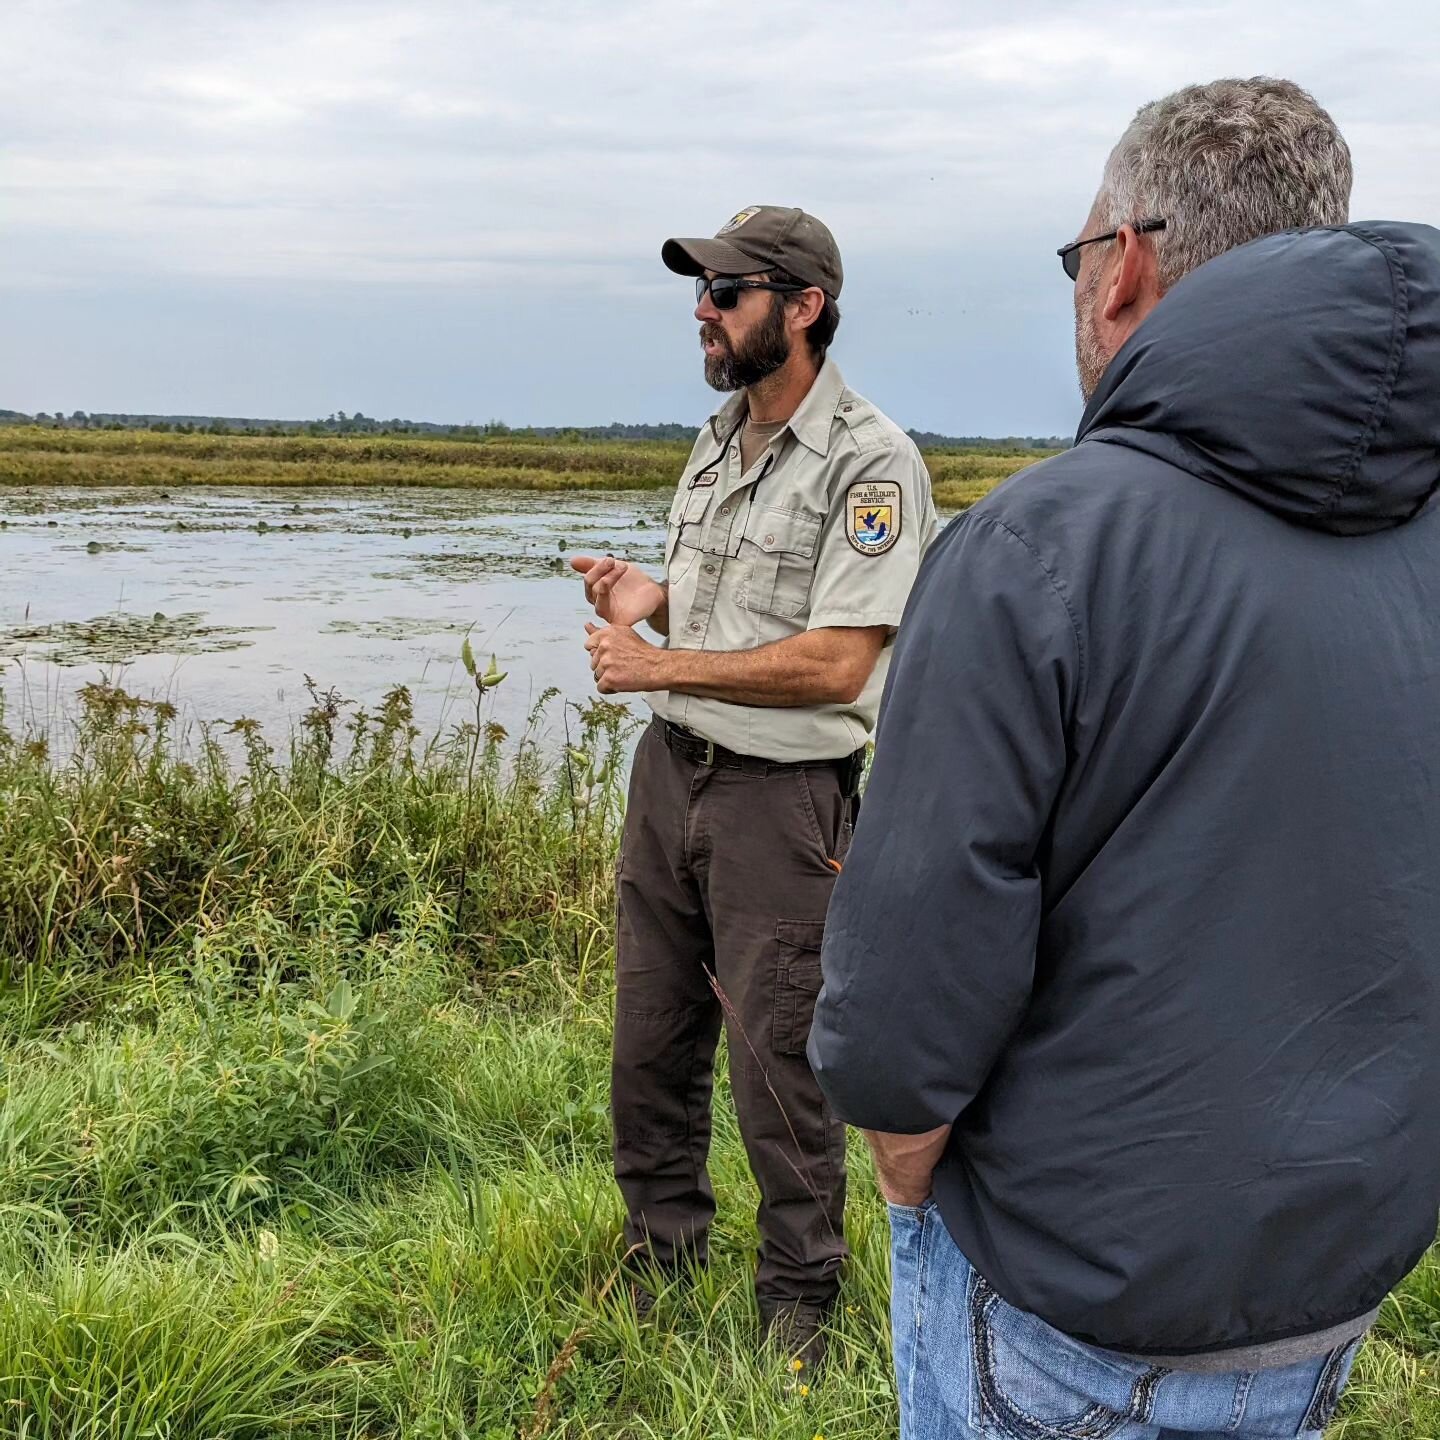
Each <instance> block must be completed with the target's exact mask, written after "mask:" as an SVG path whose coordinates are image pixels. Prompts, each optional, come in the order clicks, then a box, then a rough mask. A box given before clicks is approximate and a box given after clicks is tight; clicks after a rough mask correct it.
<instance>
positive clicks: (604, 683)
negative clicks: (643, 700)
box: [585, 623, 670, 695]
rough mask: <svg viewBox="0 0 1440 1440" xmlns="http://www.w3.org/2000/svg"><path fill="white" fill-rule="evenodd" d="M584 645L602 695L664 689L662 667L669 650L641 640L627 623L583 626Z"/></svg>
mask: <svg viewBox="0 0 1440 1440" xmlns="http://www.w3.org/2000/svg"><path fill="white" fill-rule="evenodd" d="M585 637H586V638H585V648H586V649H587V650H588V651H589V652H590V668H591V669H592V670H593V671H594V672H595V688H596V689H597V690H598V691H599V692H600V693H601V694H602V695H626V694H629V693H631V692H633V691H638V690H664V689H665V688H666V682H665V677H664V675H663V674H662V670H663V668H664V665H665V661H666V659H667V658H668V656H669V654H670V652H669V651H668V650H662V649H661V648H660V647H659V646H658V645H652V644H651V643H650V642H649V641H648V640H642V639H641V638H640V637H639V636H638V635H637V634H636V633H635V632H634V630H632V629H631V628H630V626H628V625H591V624H588V623H587V624H586V626H585Z"/></svg>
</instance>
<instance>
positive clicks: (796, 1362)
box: [790, 1355, 805, 1375]
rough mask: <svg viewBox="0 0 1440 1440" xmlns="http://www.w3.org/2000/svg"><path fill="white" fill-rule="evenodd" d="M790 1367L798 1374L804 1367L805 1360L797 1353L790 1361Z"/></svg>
mask: <svg viewBox="0 0 1440 1440" xmlns="http://www.w3.org/2000/svg"><path fill="white" fill-rule="evenodd" d="M790 1368H791V1369H792V1370H793V1371H794V1372H795V1373H796V1374H797V1375H798V1374H799V1373H800V1372H801V1371H802V1370H803V1369H804V1368H805V1362H804V1361H803V1360H802V1359H801V1358H800V1357H799V1356H798V1355H797V1356H796V1357H795V1358H794V1359H793V1360H792V1361H791V1362H790Z"/></svg>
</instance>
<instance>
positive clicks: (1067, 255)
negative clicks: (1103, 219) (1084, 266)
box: [1055, 220, 1165, 281]
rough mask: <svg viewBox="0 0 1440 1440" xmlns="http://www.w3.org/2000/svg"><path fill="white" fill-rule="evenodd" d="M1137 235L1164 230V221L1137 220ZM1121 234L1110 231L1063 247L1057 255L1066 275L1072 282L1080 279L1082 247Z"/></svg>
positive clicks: (1134, 229) (1134, 228) (1133, 227)
mask: <svg viewBox="0 0 1440 1440" xmlns="http://www.w3.org/2000/svg"><path fill="white" fill-rule="evenodd" d="M1130 228H1131V229H1132V230H1133V231H1134V232H1135V233H1136V234H1137V235H1149V234H1150V233H1151V232H1152V231H1154V230H1163V229H1164V228H1165V222H1164V221H1163V220H1137V221H1136V222H1135V223H1134V224H1133V225H1132V226H1131V227H1130ZM1119 233H1120V232H1119V231H1118V230H1111V231H1108V232H1107V233H1106V234H1104V235H1091V236H1089V237H1088V238H1087V239H1084V240H1072V241H1071V242H1070V243H1069V244H1068V245H1062V246H1061V247H1060V248H1059V249H1058V250H1057V251H1056V252H1055V253H1056V254H1057V255H1058V256H1059V257H1060V264H1061V265H1062V266H1064V268H1065V273H1066V274H1067V275H1068V276H1069V277H1070V279H1071V280H1072V281H1074V280H1078V279H1079V278H1080V262H1081V260H1082V259H1083V258H1084V257H1083V256H1082V255H1081V254H1080V250H1081V247H1082V246H1085V245H1098V244H1099V243H1100V242H1101V241H1102V240H1113V239H1114V238H1115V237H1116V236H1117V235H1118V234H1119Z"/></svg>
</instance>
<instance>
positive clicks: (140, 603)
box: [0, 486, 670, 744]
mask: <svg viewBox="0 0 1440 1440" xmlns="http://www.w3.org/2000/svg"><path fill="white" fill-rule="evenodd" d="M669 499H670V497H669V495H668V494H667V493H664V492H658V491H637V492H612V493H603V494H602V493H595V492H588V493H579V492H547V493H534V492H520V491H495V490H421V489H386V490H381V489H364V490H357V489H335V490H316V489H306V490H290V489H273V490H272V489H261V488H249V487H237V488H234V489H222V488H218V487H211V486H205V487H196V488H193V489H175V490H173V491H156V490H152V489H136V488H116V489H99V488H94V489H92V488H85V489H76V490H61V489H51V488H46V489H38V488H37V489H34V490H28V491H27V490H3V489H0V692H3V695H4V699H5V708H6V717H7V724H8V725H9V727H10V728H11V729H12V730H16V729H19V728H22V727H25V728H29V729H32V730H37V731H45V732H47V733H49V734H50V735H51V736H52V738H56V739H58V738H61V737H63V733H64V731H65V728H66V725H67V723H68V719H69V717H70V716H72V715H73V714H74V710H75V702H74V696H75V694H76V692H77V690H78V689H79V688H80V687H81V686H83V685H85V684H86V683H88V682H91V681H94V680H97V679H104V680H107V681H110V682H112V683H118V684H121V685H123V686H124V687H125V688H126V689H127V690H129V691H131V692H132V693H134V694H137V695H141V696H144V697H146V698H160V697H164V698H167V699H169V700H170V701H171V702H172V703H174V704H175V705H176V706H177V707H178V708H179V710H180V714H181V717H182V719H183V720H184V721H185V722H187V723H188V724H189V725H190V726H191V727H192V733H193V727H194V725H195V724H196V722H198V721H216V720H226V721H232V720H235V719H237V718H240V717H242V716H243V717H249V718H252V719H255V720H259V721H260V722H261V723H262V724H263V726H264V728H265V732H266V735H267V737H268V738H270V739H271V740H272V742H278V743H280V744H283V743H284V742H285V740H286V738H287V737H288V735H289V733H290V731H291V729H292V728H293V726H294V725H295V723H296V721H297V719H298V717H299V716H300V715H301V714H302V713H303V711H304V710H305V709H306V708H307V707H308V706H309V704H310V703H311V702H310V696H309V694H308V692H307V689H306V677H307V676H308V677H310V679H311V680H313V681H314V683H315V684H316V685H317V686H318V687H319V688H321V689H322V690H323V689H325V688H328V687H334V688H335V689H336V690H338V691H339V692H340V693H341V694H342V695H344V696H345V697H347V698H348V699H349V700H351V701H353V702H356V703H357V704H360V705H364V706H366V707H367V708H370V709H372V710H373V709H374V708H375V706H376V705H378V703H379V700H380V698H381V696H382V695H383V694H384V692H385V691H386V690H387V689H388V688H390V687H391V686H393V685H397V684H404V685H406V686H408V687H409V688H410V690H411V692H412V694H413V696H414V702H415V714H416V723H417V724H418V725H419V726H420V728H421V731H422V734H423V735H424V736H426V737H428V736H431V735H435V734H441V733H443V732H444V731H445V730H446V729H448V728H449V727H451V726H454V725H456V724H458V723H460V722H461V721H462V720H463V719H465V718H466V717H467V715H469V714H471V713H473V699H474V690H473V688H472V687H471V685H470V683H469V681H468V679H467V678H466V676H465V674H464V671H463V670H462V668H461V666H460V661H459V656H460V647H461V642H462V640H463V639H464V636H465V634H466V632H467V631H469V632H470V634H471V639H472V644H473V645H474V648H475V651H476V653H477V655H478V656H480V657H481V663H482V667H483V665H484V664H485V663H488V661H487V657H488V656H489V655H490V654H491V653H492V652H493V653H494V654H495V655H496V656H497V657H498V660H499V663H500V666H501V668H502V669H506V670H508V671H509V672H510V673H509V678H508V679H507V680H506V682H505V684H504V685H502V686H501V687H500V688H499V690H498V691H496V692H494V699H493V705H494V718H495V719H496V720H498V721H499V722H500V723H501V724H503V725H506V726H507V727H509V728H511V729H512V730H513V729H514V727H516V726H517V725H519V724H520V723H521V722H523V720H524V718H525V716H526V714H527V713H528V711H529V709H530V707H531V706H532V704H533V703H534V701H535V700H536V699H537V698H538V697H539V695H540V694H541V692H542V691H543V690H545V689H546V688H547V687H550V686H555V687H558V688H559V690H560V692H561V693H562V695H564V696H565V697H567V698H571V699H576V700H583V699H585V698H586V697H587V696H589V695H591V694H593V693H594V692H593V688H592V685H591V677H590V669H589V664H588V661H587V657H586V654H585V651H584V649H583V644H582V642H583V639H584V631H583V622H584V620H585V618H586V613H587V612H586V609H585V606H584V603H583V601H584V597H583V591H582V588H581V585H580V581H579V579H578V578H577V577H576V576H575V575H574V574H573V572H571V570H570V568H569V566H568V563H567V561H568V558H569V557H570V556H571V555H575V554H583V553H599V554H604V553H606V552H611V553H614V554H617V555H625V556H628V557H630V558H633V559H635V560H637V561H639V562H640V563H642V564H645V565H647V566H649V567H650V568H651V571H652V573H655V572H656V571H658V568H659V564H660V560H661V550H662V546H663V541H664V533H665V531H664V525H665V513H666V510H667V508H668V504H669ZM490 703H491V702H490V701H488V700H487V714H488V713H489V711H488V707H489V705H490ZM637 708H640V709H643V705H637ZM560 723H561V721H560V718H559V712H558V711H556V712H555V713H554V714H552V717H551V721H550V727H551V728H552V730H553V727H555V726H557V725H559V724H560Z"/></svg>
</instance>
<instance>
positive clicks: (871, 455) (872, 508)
mask: <svg viewBox="0 0 1440 1440" xmlns="http://www.w3.org/2000/svg"><path fill="white" fill-rule="evenodd" d="M744 416H745V397H744V394H743V393H740V394H737V395H735V396H732V397H731V399H729V400H728V401H727V402H726V403H725V405H724V406H723V407H722V408H721V409H720V410H719V411H718V412H717V413H716V414H715V415H714V416H712V417H711V419H710V421H709V423H708V424H707V425H706V426H705V427H704V429H702V430H701V432H700V435H699V438H698V439H697V440H696V442H695V448H694V449H693V450H692V451H691V454H690V459H689V462H688V463H687V465H686V467H685V471H684V474H683V475H682V476H681V478H680V485H679V488H678V490H677V491H676V494H675V499H674V502H673V503H672V505H671V506H670V520H669V528H668V530H667V532H666V536H665V579H666V580H667V581H668V583H669V586H670V636H669V640H668V642H667V643H668V644H669V645H670V647H672V648H674V649H687V650H753V649H756V648H757V647H758V646H761V645H768V644H771V643H772V642H774V641H777V640H784V639H787V638H788V637H789V636H792V635H800V634H803V633H804V632H805V631H806V630H815V629H820V628H821V627H824V626H868V625H888V626H890V627H891V628H892V631H893V629H894V627H895V626H897V625H899V623H900V616H901V613H902V611H903V610H904V608H905V600H906V597H907V596H908V595H909V593H910V586H911V584H912V583H913V582H914V579H915V572H916V570H917V569H918V567H919V564H920V557H921V556H922V555H923V554H924V552H925V548H926V546H928V545H929V543H930V541H931V539H932V538H933V537H934V535H935V531H936V520H935V505H934V501H933V500H932V499H931V496H930V477H929V474H928V473H927V471H926V469H925V464H924V461H922V460H921V458H920V452H919V451H918V450H917V449H916V448H915V445H914V442H913V441H912V440H911V439H910V437H909V436H908V435H906V434H905V432H904V431H903V430H901V429H900V428H899V426H897V425H896V424H895V423H894V422H893V421H892V420H890V419H888V418H887V417H886V416H884V415H882V414H881V413H880V411H879V410H877V409H876V408H875V407H874V406H873V405H871V404H870V403H869V402H868V401H866V400H863V399H861V397H860V396H859V395H857V394H856V393H855V392H854V391H853V390H850V389H847V388H846V385H845V382H844V380H843V379H842V378H841V375H840V371H839V370H838V369H837V368H836V367H835V365H834V363H833V362H832V361H830V360H826V362H825V364H824V365H823V367H822V368H821V370H820V373H819V375H818V376H816V379H815V383H814V385H812V386H811V387H810V393H809V394H808V395H806V397H805V399H804V400H803V401H802V402H801V405H800V408H799V409H798V410H797V411H796V412H795V414H794V415H792V416H791V417H790V420H789V422H788V423H787V424H786V425H785V427H784V428H783V429H782V430H781V431H780V433H779V434H778V435H776V436H775V438H774V439H773V440H772V441H771V442H770V444H769V446H768V447H767V448H766V450H765V451H764V452H763V454H762V455H761V456H760V458H759V459H758V460H757V461H756V462H755V464H754V465H752V466H751V468H750V470H749V471H748V472H747V473H744V474H742V473H741V460H740V441H739V434H738V427H739V425H740V422H741V421H742V420H743V419H744ZM892 638H893V636H892ZM890 651H891V641H890V640H887V641H886V644H885V648H884V649H883V650H882V651H881V654H880V660H879V662H878V663H877V665H876V666H875V669H874V672H873V673H872V674H871V676H870V680H869V683H868V684H867V685H866V686H865V690H864V693H863V694H862V695H861V696H860V698H859V699H858V700H857V701H856V702H855V703H854V704H852V705H806V706H787V707H783V708H781V707H772V706H755V705H738V704H733V703H731V702H729V701H724V700H706V699H700V698H698V697H696V696H693V695H680V694H675V693H672V692H670V691H660V692H657V693H654V694H650V695H647V696H646V697H645V698H646V699H647V700H648V701H649V703H650V706H651V708H652V709H653V710H654V711H655V713H656V714H657V715H660V716H661V717H663V718H664V719H666V720H671V721H674V722H675V724H677V725H684V726H686V727H687V728H688V729H690V730H693V731H694V732H695V733H696V734H697V735H701V736H703V737H704V738H705V739H707V740H713V741H714V742H715V743H716V744H717V745H723V746H725V747H726V749H729V750H735V751H738V752H739V753H741V754H742V755H757V756H761V757H763V758H765V759H767V760H824V759H830V758H838V757H839V756H842V755H848V754H850V752H851V751H853V750H857V749H859V747H860V746H862V745H863V744H864V743H865V742H866V741H867V740H868V739H869V738H870V735H871V732H872V731H873V730H874V728H875V715H876V711H877V710H878V708H879V705H880V693H881V691H882V689H883V688H884V685H885V675H886V672H887V671H888V669H889V664H890Z"/></svg>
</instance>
